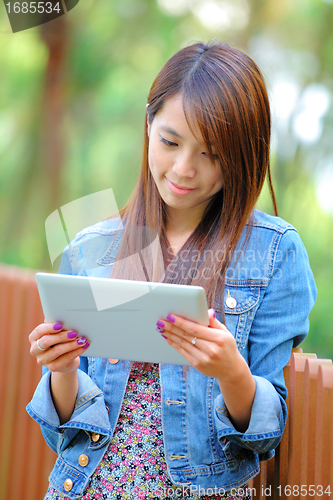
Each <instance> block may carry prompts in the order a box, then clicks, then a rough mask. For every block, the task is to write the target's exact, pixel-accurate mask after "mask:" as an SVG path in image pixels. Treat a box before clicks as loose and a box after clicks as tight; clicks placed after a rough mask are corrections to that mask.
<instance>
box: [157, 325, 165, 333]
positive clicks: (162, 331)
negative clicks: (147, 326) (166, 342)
mask: <svg viewBox="0 0 333 500" xmlns="http://www.w3.org/2000/svg"><path fill="white" fill-rule="evenodd" d="M156 330H157V331H158V332H159V333H164V328H160V327H159V326H158V327H157V328H156Z"/></svg>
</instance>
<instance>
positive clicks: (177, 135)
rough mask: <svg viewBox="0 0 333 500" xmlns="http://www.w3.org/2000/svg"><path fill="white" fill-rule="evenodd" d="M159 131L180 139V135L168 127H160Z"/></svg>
mask: <svg viewBox="0 0 333 500" xmlns="http://www.w3.org/2000/svg"><path fill="white" fill-rule="evenodd" d="M159 128H160V130H163V131H164V132H167V133H168V134H171V135H174V136H176V137H179V139H181V138H182V137H181V135H179V134H178V132H176V131H175V130H173V128H171V127H168V126H167V125H161V126H160V127H159Z"/></svg>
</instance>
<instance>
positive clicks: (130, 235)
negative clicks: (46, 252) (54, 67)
mask: <svg viewBox="0 0 333 500" xmlns="http://www.w3.org/2000/svg"><path fill="white" fill-rule="evenodd" d="M146 115H147V116H146V124H145V128H146V135H145V144H144V152H143V161H142V169H141V174H140V178H139V181H138V183H137V186H136V189H135V191H134V194H133V196H132V199H131V200H130V202H129V203H128V205H127V206H126V207H125V208H124V209H123V210H122V211H121V220H120V219H119V217H118V218H117V217H113V218H110V219H108V220H105V221H102V222H100V223H99V224H96V225H95V226H93V227H90V228H87V229H86V230H84V231H82V232H81V233H79V234H78V235H77V237H76V238H75V240H74V241H73V242H72V244H71V245H70V246H69V247H68V248H67V249H66V250H65V252H64V255H63V259H62V264H61V269H60V272H62V273H66V274H78V275H88V276H100V277H109V276H112V277H116V278H124V279H144V280H149V281H164V282H167V283H184V284H188V285H197V284H199V285H202V286H203V287H204V288H205V290H206V292H207V301H208V304H209V307H210V309H209V318H210V325H209V327H204V326H201V325H198V324H196V323H194V322H192V321H189V320H187V319H186V318H181V317H179V316H176V315H174V314H172V311H171V312H170V315H169V316H168V317H167V318H160V319H159V321H158V323H157V325H156V327H157V332H156V335H163V336H164V338H165V342H167V343H168V344H169V345H171V346H173V347H174V348H175V349H176V350H178V351H179V352H180V353H181V354H182V355H183V356H184V357H185V358H186V359H187V360H188V361H189V363H190V365H191V366H190V367H188V368H183V367H181V366H177V365H163V364H162V365H160V366H158V365H157V364H147V363H145V364H143V363H138V362H129V361H119V360H114V359H111V360H107V359H101V358H89V357H82V358H80V357H79V356H80V355H81V354H83V353H84V352H85V350H86V349H87V348H89V341H88V340H87V339H85V338H82V337H80V332H71V331H67V330H63V328H62V324H48V323H44V324H42V325H39V326H37V328H36V329H35V330H34V331H33V332H32V333H31V334H30V342H31V354H32V355H33V356H35V357H36V359H37V362H38V363H39V364H40V365H42V366H43V371H44V375H43V377H42V379H41V382H40V383H39V385H38V387H37V389H36V393H35V395H34V397H33V399H32V401H31V403H30V404H29V405H28V407H27V408H28V412H29V414H30V415H31V416H32V417H33V418H34V419H35V420H37V422H39V423H40V424H41V428H42V432H43V434H44V436H45V439H46V441H47V443H48V444H49V445H50V446H51V448H52V449H53V450H54V451H56V453H58V455H59V457H58V459H57V461H56V464H55V466H54V469H53V471H52V473H51V475H50V487H49V489H48V492H47V494H46V497H45V498H46V499H48V500H49V499H51V498H52V499H60V498H63V497H64V496H65V497H66V498H71V499H72V498H73V499H74V498H82V499H84V500H88V499H95V498H96V499H97V498H103V499H111V498H117V499H127V498H128V499H135V498H155V499H157V498H170V499H171V498H190V499H202V498H211V499H221V498H232V499H238V498H250V492H249V490H248V489H247V488H246V485H247V483H248V481H249V479H251V478H252V477H253V476H255V475H256V474H257V473H258V471H259V460H267V459H269V458H271V457H272V456H273V455H274V449H275V448H276V446H277V445H278V443H279V441H280V439H281V436H282V433H283V429H284V426H285V422H286V417H287V410H286V404H285V398H286V396H287V391H286V387H285V384H284V378H283V368H284V366H285V365H286V363H287V362H288V359H289V357H290V354H291V349H292V347H293V346H297V345H298V344H299V343H300V342H301V341H302V340H303V339H304V337H305V336H306V334H307V332H308V327H309V321H308V315H309V312H310V310H311V308H312V306H313V304H314V300H315V296H316V287H315V284H314V280H313V276H312V272H311V269H310V266H309V262H308V258H307V254H306V251H305V249H304V247H303V244H302V242H301V240H300V238H299V236H298V234H297V232H296V230H295V229H294V228H293V227H292V226H291V225H290V224H288V223H287V222H285V221H283V220H282V219H280V218H278V217H277V216H270V215H267V214H265V213H263V212H260V211H258V210H256V209H255V204H256V201H257V199H258V196H259V194H260V192H261V189H262V187H263V184H264V180H265V178H266V177H267V178H268V184H269V187H270V190H271V194H272V199H273V205H274V209H275V214H276V204H275V198H274V193H273V188H272V184H271V176H270V167H269V145H270V110H269V102H268V97H267V92H266V88H265V84H264V81H263V77H262V75H261V73H260V71H259V69H258V67H257V66H256V64H255V63H254V62H253V61H252V60H251V59H250V58H249V57H248V56H247V55H245V54H244V53H242V52H240V51H238V50H236V49H234V48H231V47H229V46H227V45H224V44H221V43H219V42H214V43H211V44H204V43H196V44H194V45H191V46H189V47H186V48H184V49H182V50H180V51H179V52H178V53H177V54H175V55H174V56H173V57H172V58H171V59H170V60H169V61H168V62H167V63H166V64H165V66H164V67H163V69H162V70H161V72H160V73H159V75H158V76H157V78H156V80H155V81H154V83H153V86H152V88H151V90H150V93H149V96H148V104H147V113H146ZM276 215H277V214H276ZM145 228H154V229H155V230H156V231H157V234H158V237H159V242H160V245H161V246H160V248H161V251H160V252H159V251H158V249H157V250H156V249H155V250H154V248H155V247H154V245H148V243H149V234H148V233H149V231H148V230H145ZM148 247H149V248H150V251H147V248H148ZM144 249H145V252H144V251H143V250H144ZM139 252H141V255H145V258H142V259H139V258H138V255H139ZM135 327H136V325H135V324H134V325H133V331H134V332H135Z"/></svg>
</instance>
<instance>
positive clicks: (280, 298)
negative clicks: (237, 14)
mask: <svg viewBox="0 0 333 500" xmlns="http://www.w3.org/2000/svg"><path fill="white" fill-rule="evenodd" d="M274 256H275V258H274V262H273V265H272V270H271V279H270V281H269V284H268V286H267V287H266V291H265V293H264V296H263V299H262V301H261V303H260V305H259V307H258V310H257V312H256V314H255V317H254V319H253V322H252V326H251V330H250V334H249V339H248V347H247V349H248V353H247V354H248V362H249V366H250V369H251V372H252V374H253V376H254V379H255V382H256V394H255V398H254V402H253V406H252V411H251V418H250V423H249V426H248V429H247V430H246V432H244V433H241V432H239V431H237V430H236V429H235V428H234V426H233V424H232V422H231V421H230V419H229V415H228V410H227V408H226V406H225V404H224V401H223V397H222V395H219V396H218V397H217V398H216V401H215V409H216V415H217V417H218V419H219V426H218V427H219V431H218V433H219V438H220V439H222V442H224V443H225V442H226V440H225V439H223V438H227V440H228V441H231V442H234V443H237V444H239V445H240V446H242V447H245V448H249V449H251V450H253V451H256V452H257V453H259V454H261V455H262V457H261V459H267V458H270V457H272V456H273V454H274V452H272V451H271V450H274V449H275V448H276V447H277V445H278V444H279V442H280V440H281V437H282V434H283V431H284V427H285V424H286V420H287V406H286V402H285V400H286V397H287V389H286V386H285V382H284V375H283V368H284V367H285V365H286V364H287V362H288V361H289V358H290V355H291V349H292V348H293V347H296V346H298V345H299V344H300V343H301V342H302V340H304V338H305V337H306V335H307V333H308V331H309V313H310V311H311V309H312V307H313V305H314V302H315V299H316V295H317V289H316V285H315V282H314V278H313V275H312V271H311V268H310V265H309V260H308V256H307V253H306V250H305V248H304V245H303V243H302V241H301V239H300V237H299V235H298V233H297V232H296V231H295V230H294V229H288V230H287V231H286V232H284V233H283V234H282V235H281V237H280V241H279V244H278V247H277V251H276V252H275V254H274Z"/></svg>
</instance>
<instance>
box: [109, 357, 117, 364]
mask: <svg viewBox="0 0 333 500" xmlns="http://www.w3.org/2000/svg"><path fill="white" fill-rule="evenodd" d="M109 361H110V363H112V364H113V365H115V364H116V363H118V361H119V359H113V358H109Z"/></svg>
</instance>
